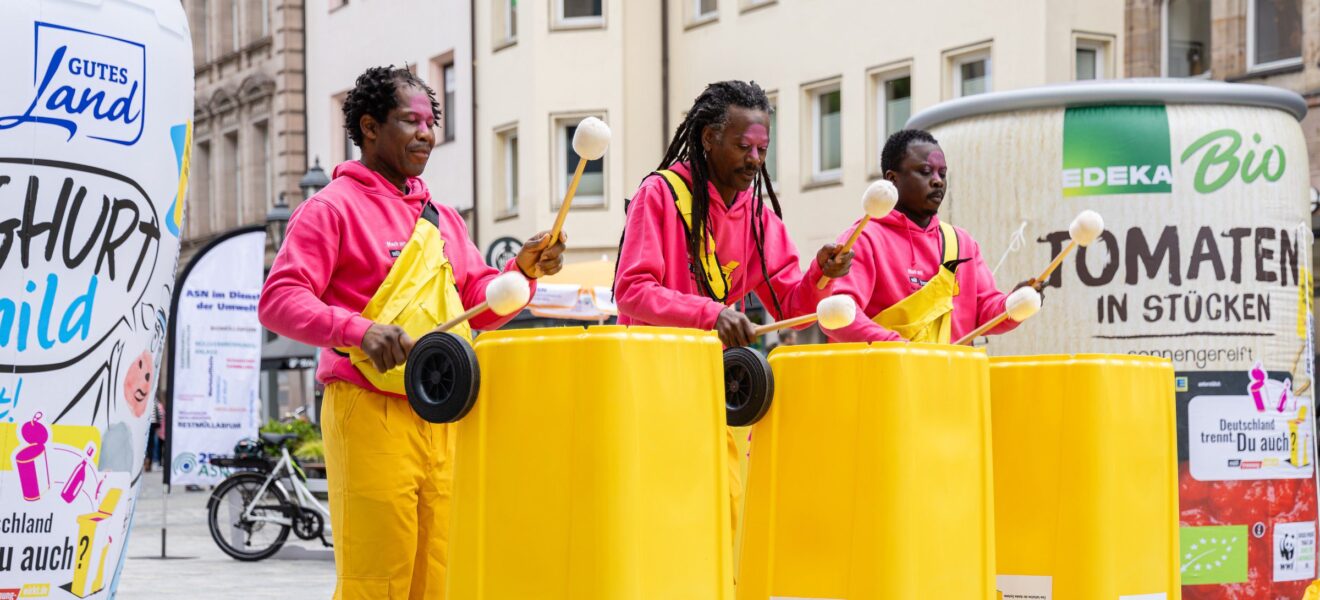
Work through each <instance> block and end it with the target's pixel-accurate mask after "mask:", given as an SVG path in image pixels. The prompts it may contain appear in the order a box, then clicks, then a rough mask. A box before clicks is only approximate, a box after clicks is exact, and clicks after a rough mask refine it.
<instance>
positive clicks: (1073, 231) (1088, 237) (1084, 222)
mask: <svg viewBox="0 0 1320 600" xmlns="http://www.w3.org/2000/svg"><path fill="white" fill-rule="evenodd" d="M1104 232H1105V220H1104V219H1103V218H1101V217H1100V213H1097V212H1095V211H1093V210H1084V211H1082V212H1081V213H1079V214H1078V215H1077V217H1076V218H1074V219H1073V221H1072V223H1071V224H1069V225H1068V236H1069V237H1070V238H1072V239H1071V241H1069V242H1068V245H1067V246H1064V248H1063V250H1061V251H1060V252H1059V254H1058V255H1056V256H1055V257H1054V260H1052V261H1050V264H1049V266H1047V267H1045V270H1044V271H1043V272H1041V274H1040V277H1036V278H1034V279H1031V280H1029V281H1028V283H1030V284H1032V285H1035V284H1037V283H1042V282H1044V281H1045V280H1047V279H1049V277H1050V275H1052V274H1054V270H1055V269H1058V268H1059V265H1061V264H1063V259H1064V257H1066V256H1068V253H1069V252H1072V251H1073V249H1074V248H1076V247H1078V246H1082V247H1083V248H1085V247H1086V246H1090V245H1091V243H1092V242H1094V241H1095V240H1096V239H1097V238H1099V237H1100V234H1102V233H1104Z"/></svg>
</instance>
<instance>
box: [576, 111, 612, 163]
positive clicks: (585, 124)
mask: <svg viewBox="0 0 1320 600" xmlns="http://www.w3.org/2000/svg"><path fill="white" fill-rule="evenodd" d="M609 145H610V126H609V125H606V124H605V122H604V121H602V120H600V119H597V118H596V117H587V118H585V119H582V121H581V122H580V123H578V126H577V131H574V132H573V151H574V152H576V153H577V155H578V156H581V157H582V158H585V159H587V160H596V159H598V158H600V157H602V156H605V149H606V148H608V147H609Z"/></svg>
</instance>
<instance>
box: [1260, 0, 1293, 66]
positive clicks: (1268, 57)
mask: <svg viewBox="0 0 1320 600" xmlns="http://www.w3.org/2000/svg"><path fill="white" fill-rule="evenodd" d="M1301 61H1302V2H1301V0H1252V1H1251V2H1250V4H1248V9H1247V65H1248V66H1249V67H1252V68H1256V67H1275V66H1285V65H1290V64H1298V63H1300V62H1301Z"/></svg>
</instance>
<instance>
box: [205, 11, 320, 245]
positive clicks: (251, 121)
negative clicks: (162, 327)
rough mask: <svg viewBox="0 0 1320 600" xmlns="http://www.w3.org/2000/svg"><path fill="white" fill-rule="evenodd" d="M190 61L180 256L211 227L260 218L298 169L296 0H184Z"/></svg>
mask: <svg viewBox="0 0 1320 600" xmlns="http://www.w3.org/2000/svg"><path fill="white" fill-rule="evenodd" d="M183 5H184V10H185V12H187V14H188V20H189V26H190V27H191V29H192V37H193V57H194V58H193V61H194V63H195V65H196V81H197V82H196V108H195V111H194V114H195V116H194V119H195V120H194V126H193V127H194V130H193V144H194V145H193V156H192V167H191V169H192V171H191V176H190V182H189V186H188V198H187V204H186V207H185V211H186V212H185V215H184V220H185V224H186V229H185V232H184V235H183V239H182V246H181V251H180V252H181V255H180V263H179V264H180V265H184V264H187V261H188V259H189V258H190V257H191V256H192V254H193V253H194V252H196V250H197V249H198V248H200V247H201V246H202V245H204V244H205V243H206V242H208V241H210V240H212V239H214V238H215V237H216V236H217V235H219V234H221V233H223V232H225V231H228V230H229V229H232V228H234V227H239V226H242V225H260V224H264V223H265V222H266V213H267V211H269V210H270V208H271V207H272V206H273V205H274V204H275V201H276V199H277V198H278V197H279V195H280V194H285V195H286V197H287V198H296V197H297V196H298V194H299V190H298V180H299V179H300V178H301V177H302V174H303V172H304V171H305V170H306V163H307V159H306V157H305V145H306V140H305V139H304V132H305V129H306V119H305V111H304V105H303V85H304V83H303V47H304V44H303V41H304V40H303V3H302V0H184V1H183Z"/></svg>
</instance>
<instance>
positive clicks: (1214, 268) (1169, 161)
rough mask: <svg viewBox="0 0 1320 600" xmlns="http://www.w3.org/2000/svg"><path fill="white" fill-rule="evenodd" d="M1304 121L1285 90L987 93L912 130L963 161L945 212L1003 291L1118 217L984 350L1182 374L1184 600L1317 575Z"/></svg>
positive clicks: (1213, 85) (1283, 591)
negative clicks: (1097, 222) (1118, 358)
mask: <svg viewBox="0 0 1320 600" xmlns="http://www.w3.org/2000/svg"><path fill="white" fill-rule="evenodd" d="M1305 114H1306V103H1305V102H1304V101H1303V100H1302V98H1301V97H1300V96H1298V95H1296V94H1294V93H1292V92H1288V91H1285V90H1281V89H1277V88H1269V87H1263V86H1253V85H1237V84H1227V83H1220V82H1204V81H1171V80H1133V81H1110V82H1095V83H1079V84H1068V85H1061V86H1051V87H1045V88H1037V89H1029V90H1019V91H1013V92H1005V93H997V94H986V95H981V96H974V97H971V98H966V99H962V100H958V101H954V102H949V103H945V104H942V105H939V106H936V107H932V108H931V109H929V110H927V111H925V112H922V113H920V114H918V115H916V116H915V117H913V118H912V120H911V121H910V122H909V124H908V125H909V126H910V127H917V128H922V129H928V130H930V131H931V132H932V133H933V134H934V135H935V137H936V138H937V139H938V140H939V141H940V144H941V146H942V147H943V148H944V151H945V154H946V155H947V156H948V161H949V181H950V182H951V183H950V188H949V196H948V200H947V201H946V203H945V208H944V210H943V211H942V215H941V216H943V217H945V218H947V219H948V220H949V221H950V222H952V223H954V224H957V225H960V226H962V227H965V228H967V229H968V230H969V231H970V232H971V234H972V235H973V236H974V237H975V238H976V239H977V241H979V242H980V244H981V247H982V249H983V251H984V252H985V256H986V261H987V262H988V263H989V264H990V265H992V266H993V265H995V264H996V263H998V262H999V258H1000V257H1001V256H1002V255H1004V253H1005V252H1007V257H1006V259H1005V260H1004V262H1003V264H1002V266H1001V267H1000V268H999V270H998V273H997V274H996V279H997V281H998V283H999V285H1000V287H1001V288H1003V289H1007V288H1008V287H1011V286H1012V285H1013V284H1014V283H1015V282H1018V281H1021V280H1024V279H1027V278H1028V277H1033V276H1035V275H1037V274H1039V272H1040V271H1041V269H1042V268H1043V267H1044V266H1045V265H1046V264H1047V263H1048V262H1049V260H1050V258H1051V257H1052V256H1053V255H1054V253H1055V252H1057V251H1058V250H1059V249H1060V248H1061V247H1062V246H1063V245H1064V244H1066V243H1067V241H1068V231H1067V226H1068V223H1069V222H1070V221H1071V220H1072V219H1073V218H1074V217H1075V216H1076V215H1077V214H1078V213H1079V212H1081V211H1082V210H1084V209H1092V210H1095V211H1097V212H1099V213H1100V214H1101V215H1102V216H1103V218H1104V222H1105V225H1106V231H1105V233H1104V234H1103V235H1102V236H1101V237H1100V239H1098V240H1096V241H1095V243H1093V244H1091V245H1090V247H1087V248H1081V249H1079V250H1078V251H1077V252H1075V253H1074V254H1073V255H1072V256H1070V257H1069V258H1068V259H1067V261H1065V262H1064V264H1063V266H1062V267H1061V268H1060V269H1059V270H1058V271H1057V272H1056V273H1055V274H1054V276H1053V277H1052V279H1051V281H1050V285H1049V287H1047V288H1046V290H1045V294H1044V295H1045V306H1044V307H1043V308H1042V309H1041V311H1040V314H1038V315H1036V317H1035V318H1033V319H1032V320H1031V321H1030V322H1028V323H1025V324H1024V325H1023V328H1024V329H1022V330H1020V331H1018V332H1015V333H1012V334H1009V335H1005V336H1003V337H999V338H993V339H992V340H991V341H990V346H989V349H990V351H991V352H992V353H993V354H997V355H1002V354H1016V355H1030V354H1068V353H1103V354H1136V355H1151V356H1160V357H1165V358H1168V359H1170V360H1172V361H1173V364H1174V368H1175V370H1176V371H1177V372H1178V373H1177V375H1178V377H1177V380H1176V381H1177V389H1176V392H1177V399H1178V403H1177V405H1178V429H1179V431H1178V442H1179V487H1180V490H1179V491H1180V509H1181V525H1182V530H1181V548H1180V550H1181V552H1180V553H1179V556H1180V557H1181V558H1182V561H1183V564H1182V565H1181V569H1182V583H1183V585H1184V588H1183V598H1184V599H1191V600H1194V599H1197V598H1207V599H1209V598H1214V599H1218V598H1244V599H1246V598H1251V599H1262V600H1264V599H1266V598H1268V599H1271V600H1272V599H1274V598H1289V599H1293V598H1301V596H1302V593H1303V590H1304V589H1305V587H1306V584H1307V583H1308V581H1309V580H1311V579H1314V578H1315V576H1316V486H1315V480H1314V477H1315V469H1314V466H1313V463H1314V460H1313V455H1314V448H1315V442H1314V439H1313V435H1312V432H1314V416H1313V415H1314V410H1312V409H1311V405H1312V397H1313V393H1314V386H1313V384H1312V378H1313V376H1314V368H1313V365H1312V362H1313V360H1312V358H1313V356H1314V354H1315V350H1314V344H1313V327H1312V324H1311V320H1312V309H1311V296H1312V294H1311V290H1312V275H1311V273H1312V269H1311V246H1312V238H1311V208H1310V205H1309V188H1310V183H1309V174H1308V172H1307V171H1308V165H1309V161H1308V160H1307V150H1306V140H1305V139H1304V137H1303V134H1302V129H1301V127H1300V125H1299V120H1300V119H1301V118H1302V117H1303V116H1304V115H1305ZM1016 231H1021V232H1022V236H1021V238H1019V240H1020V241H1019V244H1017V246H1018V249H1016V250H1010V246H1012V245H1013V244H1012V243H1011V242H1012V240H1013V238H1014V232H1016ZM1114 441H1115V443H1122V441H1121V440H1114ZM1001 533H1002V534H1003V535H1010V534H1011V532H1001ZM1060 560H1068V558H1067V557H1060ZM1001 575H1021V576H1031V575H1040V574H1033V573H1007V574H1005V573H1001ZM1005 592H1006V593H1007V592H1008V590H1005Z"/></svg>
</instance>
